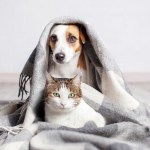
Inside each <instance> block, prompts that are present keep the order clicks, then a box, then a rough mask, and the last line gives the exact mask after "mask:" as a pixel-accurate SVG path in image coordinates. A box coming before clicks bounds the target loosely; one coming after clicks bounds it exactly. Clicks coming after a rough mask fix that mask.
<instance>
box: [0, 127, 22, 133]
mask: <svg viewBox="0 0 150 150" xmlns="http://www.w3.org/2000/svg"><path fill="white" fill-rule="evenodd" d="M0 129H2V130H4V131H6V132H8V134H12V135H17V134H18V133H19V132H21V131H22V129H23V125H22V124H19V125H18V126H14V127H5V126H0Z"/></svg>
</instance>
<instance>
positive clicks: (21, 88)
mask: <svg viewBox="0 0 150 150" xmlns="http://www.w3.org/2000/svg"><path fill="white" fill-rule="evenodd" d="M30 79H31V77H30V76H28V75H26V74H23V73H21V74H20V77H19V92H18V97H20V96H21V100H22V99H23V95H24V93H25V94H26V95H27V94H28V93H29V92H28V91H27V90H26V83H27V82H28V81H29V80H30Z"/></svg>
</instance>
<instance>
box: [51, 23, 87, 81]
mask: <svg viewBox="0 0 150 150" xmlns="http://www.w3.org/2000/svg"><path fill="white" fill-rule="evenodd" d="M67 28H68V25H57V26H55V27H54V28H53V29H52V31H51V33H50V35H52V34H56V35H57V38H58V41H57V42H56V46H55V49H52V51H53V61H54V63H53V64H52V66H51V67H50V70H49V72H50V74H51V75H52V76H53V77H56V78H73V77H74V76H75V75H77V74H79V73H80V72H82V81H83V82H84V83H87V79H86V70H83V69H80V68H77V63H78V59H79V56H80V53H81V51H78V52H76V53H75V51H74V49H73V48H71V47H70V46H69V44H68V43H67V41H66V31H67ZM59 52H63V53H64V54H65V59H64V61H63V63H62V64H60V63H58V62H57V61H56V59H55V54H56V53H59Z"/></svg>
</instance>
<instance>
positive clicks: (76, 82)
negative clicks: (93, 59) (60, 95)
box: [71, 74, 82, 86]
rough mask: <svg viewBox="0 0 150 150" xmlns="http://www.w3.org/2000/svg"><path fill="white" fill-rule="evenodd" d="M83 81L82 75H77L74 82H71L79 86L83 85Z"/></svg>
mask: <svg viewBox="0 0 150 150" xmlns="http://www.w3.org/2000/svg"><path fill="white" fill-rule="evenodd" d="M81 80H82V75H81V74H77V75H76V76H75V77H74V78H73V79H72V80H71V82H72V83H73V84H75V85H77V86H80V85H81Z"/></svg>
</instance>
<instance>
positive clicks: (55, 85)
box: [45, 74, 82, 112]
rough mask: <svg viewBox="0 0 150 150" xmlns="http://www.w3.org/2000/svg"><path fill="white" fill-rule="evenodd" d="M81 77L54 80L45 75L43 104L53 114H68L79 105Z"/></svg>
mask: <svg viewBox="0 0 150 150" xmlns="http://www.w3.org/2000/svg"><path fill="white" fill-rule="evenodd" d="M80 86H81V76H80V75H76V76H75V77H74V78H54V77H52V76H51V75H49V74H47V81H46V87H45V103H46V105H48V107H49V109H51V110H52V111H55V112H69V111H72V110H74V109H75V108H76V107H77V106H78V104H79V103H80V100H81V97H82V92H81V89H80Z"/></svg>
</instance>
